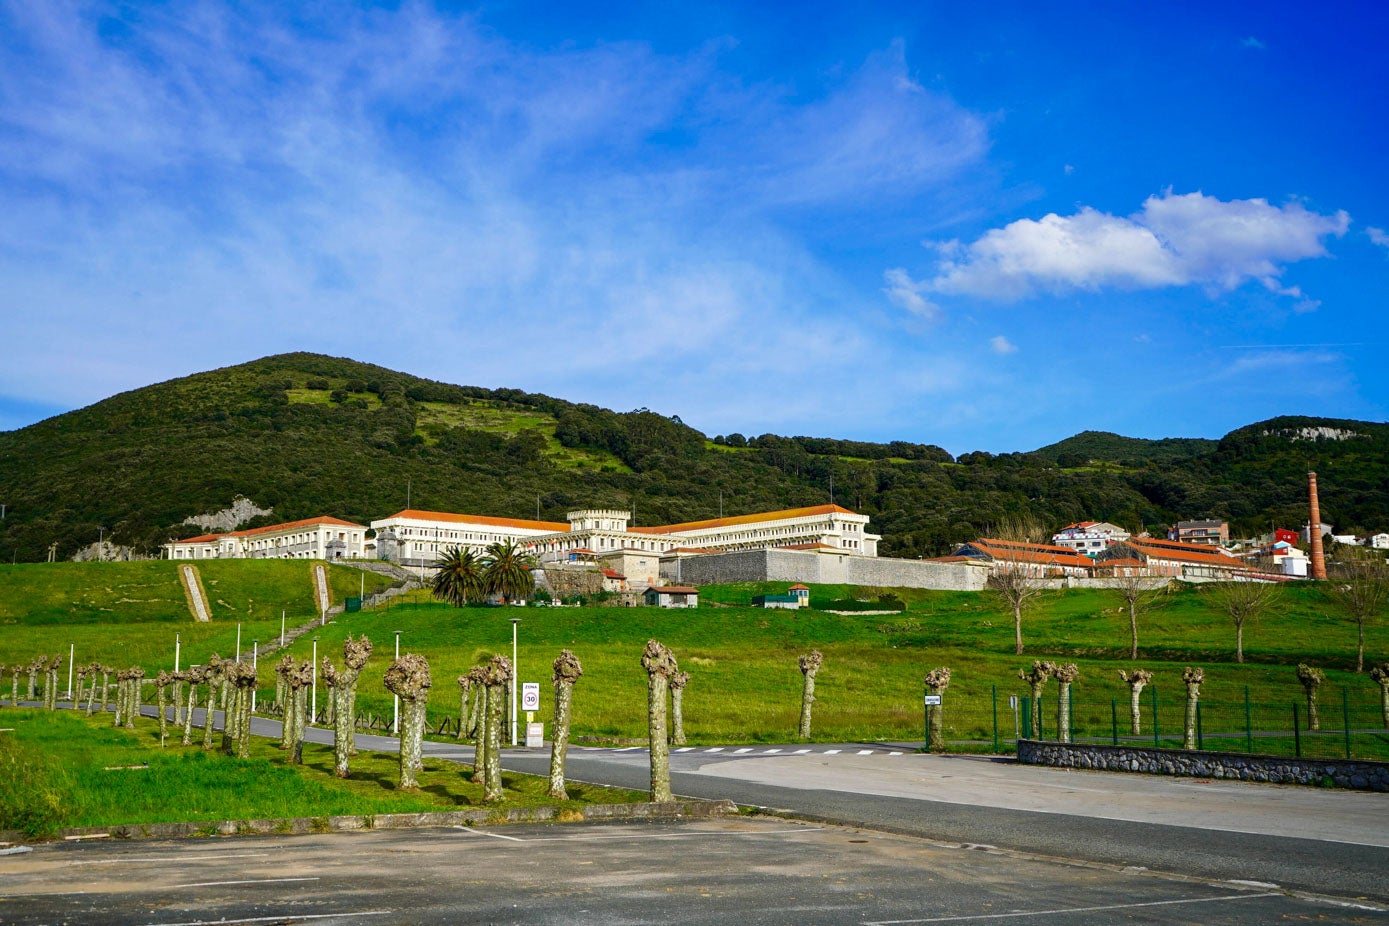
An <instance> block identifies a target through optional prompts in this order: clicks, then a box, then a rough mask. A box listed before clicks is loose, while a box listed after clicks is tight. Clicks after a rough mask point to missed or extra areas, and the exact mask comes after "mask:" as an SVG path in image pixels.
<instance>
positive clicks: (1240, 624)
mask: <svg viewBox="0 0 1389 926" xmlns="http://www.w3.org/2000/svg"><path fill="white" fill-rule="evenodd" d="M1235 662H1238V663H1240V664H1243V663H1244V621H1242V620H1237V621H1235Z"/></svg>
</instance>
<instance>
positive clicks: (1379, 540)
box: [1370, 534, 1389, 550]
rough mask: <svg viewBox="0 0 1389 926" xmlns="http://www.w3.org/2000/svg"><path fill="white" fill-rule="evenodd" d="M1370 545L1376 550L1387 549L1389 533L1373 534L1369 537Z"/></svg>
mask: <svg viewBox="0 0 1389 926" xmlns="http://www.w3.org/2000/svg"><path fill="white" fill-rule="evenodd" d="M1370 546H1371V547H1373V548H1374V549H1376V550H1389V534H1375V535H1374V536H1373V537H1371V538H1370Z"/></svg>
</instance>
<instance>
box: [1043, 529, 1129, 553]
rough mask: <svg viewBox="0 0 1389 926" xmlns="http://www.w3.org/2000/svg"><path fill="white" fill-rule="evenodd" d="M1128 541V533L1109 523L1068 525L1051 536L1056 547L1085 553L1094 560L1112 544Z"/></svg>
mask: <svg viewBox="0 0 1389 926" xmlns="http://www.w3.org/2000/svg"><path fill="white" fill-rule="evenodd" d="M1128 539H1129V532H1128V531H1126V530H1124V529H1123V528H1122V527H1119V526H1118V525H1115V524H1110V523H1109V522H1108V521H1080V522H1078V523H1076V524H1067V525H1066V526H1065V527H1063V528H1061V530H1059V531H1057V532H1056V533H1055V534H1052V535H1051V542H1052V543H1053V544H1055V545H1056V546H1058V547H1066V548H1067V549H1070V550H1074V551H1076V552H1077V553H1084V554H1085V555H1086V556H1089V557H1090V558H1092V559H1093V558H1094V557H1096V556H1098V555H1099V553H1100V551H1101V550H1103V549H1104V548H1105V547H1108V546H1109V545H1110V544H1112V543H1118V542H1119V541H1120V540H1128Z"/></svg>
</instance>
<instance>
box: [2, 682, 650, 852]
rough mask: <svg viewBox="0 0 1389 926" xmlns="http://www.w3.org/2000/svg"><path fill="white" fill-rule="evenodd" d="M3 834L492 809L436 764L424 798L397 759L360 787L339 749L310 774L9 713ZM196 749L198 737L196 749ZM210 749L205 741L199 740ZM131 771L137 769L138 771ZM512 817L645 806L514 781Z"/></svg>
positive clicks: (91, 725) (308, 758) (278, 755)
mask: <svg viewBox="0 0 1389 926" xmlns="http://www.w3.org/2000/svg"><path fill="white" fill-rule="evenodd" d="M0 720H3V721H4V724H3V726H4V727H7V728H10V729H8V730H6V731H5V732H0V830H5V829H16V830H19V831H21V832H23V833H25V834H26V835H31V836H42V835H48V834H51V833H53V832H54V831H55V830H56V829H59V828H61V827H67V826H119V825H122V824H134V823H166V822H197V821H203V820H206V821H210V822H215V821H221V820H247V819H267V818H271V819H277V818H288V817H327V816H331V815H336V814H378V813H414V812H421V811H431V810H441V809H450V810H452V809H457V808H459V807H470V806H483V800H482V786H481V785H475V784H473V783H472V782H470V781H468V780H466V779H465V777H464V767H463V766H459V765H457V764H455V763H452V762H446V761H443V760H438V759H426V760H425V769H424V771H423V772H421V773H420V774H419V785H420V788H419V790H418V791H415V792H402V791H399V790H397V789H396V787H395V783H396V781H397V780H398V778H399V760H398V758H397V756H396V755H395V754H394V753H375V752H365V751H364V752H361V753H360V754H358V755H357V756H356V757H354V758H353V761H352V777H351V778H349V779H347V780H341V779H338V778H335V777H334V776H333V751H332V748H331V747H329V746H318V745H315V744H313V743H305V744H304V764H303V765H302V766H294V765H290V764H288V763H287V762H286V761H285V755H284V753H282V752H280V751H279V749H278V748H277V742H276V741H272V740H266V739H260V738H256V739H253V740H252V744H251V757H250V758H248V759H235V758H232V757H230V756H224V755H222V754H221V752H219V751H212V752H204V751H203V750H202V748H201V747H200V746H196V745H195V746H182V745H178V742H179V740H178V734H177V733H174V734H173V735H172V736H171V745H169V746H167V747H165V748H162V749H161V748H160V746H159V728H158V723H157V721H155V720H153V719H150V718H144V719H142V720H141V721H139V723H138V724H137V728H136V729H135V730H125V729H115V728H113V727H112V726H111V721H110V718H109V716H108V717H106V718H100V717H93V718H87V717H85V716H83V715H80V714H76V713H72V712H68V711H57V712H48V711H40V710H25V709H22V710H9V709H5V710H3V711H0ZM196 739H197V738H196V737H195V740H196ZM199 741H200V740H199ZM131 766H135V767H134V768H132V767H131ZM502 783H503V785H504V787H505V789H506V795H505V799H506V804H507V805H508V806H528V805H541V804H544V805H552V804H554V805H557V806H560V807H571V808H575V809H577V808H581V807H582V806H583V805H585V804H593V803H619V802H627V801H632V800H642V799H644V797H645V795H644V794H642V793H640V792H631V791H620V790H615V789H610V788H599V787H595V786H591V785H571V786H570V787H569V793H570V796H571V800H569V801H564V802H555V801H551V800H549V799H548V798H547V797H546V793H545V792H546V787H547V785H548V782H547V781H546V780H545V779H541V778H536V777H531V776H526V775H512V774H510V773H505V774H504V775H503V778H502Z"/></svg>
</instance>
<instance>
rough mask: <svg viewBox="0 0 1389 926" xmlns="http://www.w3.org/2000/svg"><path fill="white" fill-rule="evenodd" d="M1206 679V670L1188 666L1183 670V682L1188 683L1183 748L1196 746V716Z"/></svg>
mask: <svg viewBox="0 0 1389 926" xmlns="http://www.w3.org/2000/svg"><path fill="white" fill-rule="evenodd" d="M1205 680H1206V673H1205V671H1204V670H1202V669H1199V668H1195V667H1193V666H1187V667H1186V668H1185V669H1183V670H1182V682H1183V683H1184V684H1185V685H1186V723H1185V724H1184V725H1183V727H1182V748H1183V749H1195V748H1196V718H1197V716H1198V711H1199V708H1198V707H1197V705H1198V704H1200V701H1201V683H1202V682H1204V681H1205Z"/></svg>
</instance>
